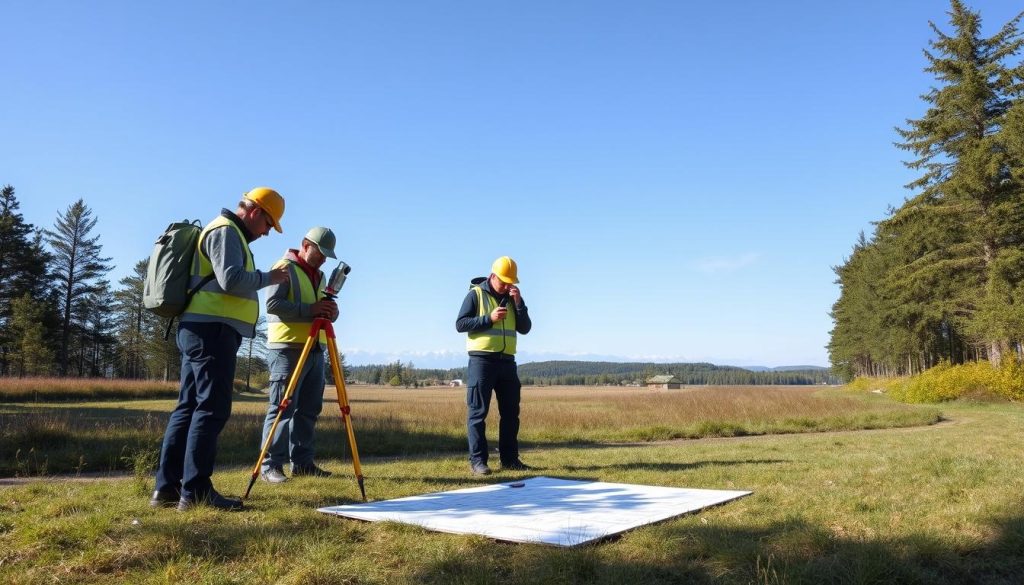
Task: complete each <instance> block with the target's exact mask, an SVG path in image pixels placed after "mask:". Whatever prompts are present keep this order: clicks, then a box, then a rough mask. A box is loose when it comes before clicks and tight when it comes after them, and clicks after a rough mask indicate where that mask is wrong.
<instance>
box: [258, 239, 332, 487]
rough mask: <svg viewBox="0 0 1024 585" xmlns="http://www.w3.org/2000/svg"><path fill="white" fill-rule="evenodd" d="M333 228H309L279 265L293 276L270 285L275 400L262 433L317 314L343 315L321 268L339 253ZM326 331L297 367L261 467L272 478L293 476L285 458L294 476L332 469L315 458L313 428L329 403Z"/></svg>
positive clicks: (279, 479) (266, 478)
mask: <svg viewBox="0 0 1024 585" xmlns="http://www.w3.org/2000/svg"><path fill="white" fill-rule="evenodd" d="M335 243H336V239H335V237H334V232H332V231H331V230H329V229H328V228H325V227H315V228H313V229H311V230H309V232H307V233H306V237H304V238H303V239H302V245H301V247H300V248H299V249H298V250H295V249H290V250H288V252H287V253H286V254H285V255H284V258H282V259H281V260H280V261H278V263H277V264H275V265H274V267H275V268H278V267H286V268H288V274H289V278H288V280H287V281H285V282H284V283H281V284H278V285H276V286H273V287H271V288H269V289H267V350H268V352H267V363H268V364H269V365H270V397H269V399H270V401H269V404H268V405H267V418H266V421H265V422H264V423H263V438H262V439H261V440H260V445H263V444H265V443H266V441H267V435H268V434H269V433H270V429H271V427H273V426H274V419H275V418H277V411H278V404H280V402H281V398H282V397H283V396H284V393H285V390H286V389H287V387H288V381H289V380H290V379H291V377H292V374H293V373H294V371H295V367H296V366H297V365H298V362H299V357H300V356H301V355H302V348H303V347H304V346H305V344H306V340H307V339H308V338H309V333H310V330H311V327H312V323H313V319H316V318H318V317H323V318H326V319H330V320H331V321H334V320H336V319H337V318H338V305H337V304H336V303H335V302H334V301H333V300H332V299H330V298H327V297H325V296H324V293H323V290H322V289H323V286H324V284H326V283H325V282H324V273H323V272H322V271H321V270H320V267H321V266H323V264H324V262H326V261H327V259H328V258H337V256H336V255H335V254H334V245H335ZM326 347H327V338H326V335H325V333H324V332H323V331H322V330H321V331H320V338H319V340H318V342H317V343H316V344H315V345H314V346H313V349H312V350H311V351H310V353H309V357H307V358H306V363H305V364H304V365H303V367H302V372H299V373H298V376H299V380H298V383H297V384H296V386H295V390H294V392H293V394H292V400H291V401H290V402H289V404H288V406H287V408H286V409H285V411H284V412H283V413H282V414H281V422H280V423H279V424H278V425H277V430H276V432H275V436H274V439H273V441H272V442H271V443H270V448H269V449H268V450H267V454H266V457H265V458H264V459H263V463H262V466H261V468H260V477H262V478H263V480H264V481H267V482H269V483H281V482H284V481H287V480H288V477H287V476H286V475H285V473H284V466H285V464H286V463H290V464H291V472H292V476H302V475H309V476H315V477H327V476H329V475H331V472H330V471H327V470H325V469H322V468H320V467H319V466H318V465H317V464H316V463H315V462H314V460H313V456H314V448H313V438H314V437H313V428H314V426H315V425H316V420H317V418H318V417H319V416H320V411H321V410H322V408H323V403H324V349H325V348H326Z"/></svg>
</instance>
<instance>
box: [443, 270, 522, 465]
mask: <svg viewBox="0 0 1024 585" xmlns="http://www.w3.org/2000/svg"><path fill="white" fill-rule="evenodd" d="M518 284H519V274H518V267H517V266H516V263H515V260H513V259H511V258H509V257H508V256H502V257H501V258H498V259H497V260H495V261H494V263H493V264H492V265H491V275H490V276H487V277H483V276H481V277H478V278H474V279H472V280H471V281H470V285H469V293H468V294H467V295H466V298H465V299H463V301H462V308H461V309H459V316H458V318H456V320H455V330H456V331H458V332H459V333H466V334H468V335H467V337H466V350H467V351H468V352H469V368H468V371H467V387H466V410H467V414H466V430H467V434H468V438H469V468H470V471H471V472H472V473H473V474H474V475H487V474H489V473H491V468H490V467H488V466H487V455H488V449H487V436H486V424H485V422H486V420H487V412H488V411H489V410H490V405H491V394H492V392H493V393H494V395H495V397H496V398H497V401H498V415H499V420H498V455H499V457H500V459H501V468H502V469H506V470H512V471H523V470H527V469H530V467H529V466H528V465H526V464H524V463H523V462H522V461H520V460H519V397H520V391H521V389H522V384H521V383H520V382H519V372H518V371H517V369H516V359H515V355H516V336H517V334H519V333H522V334H524V335H525V334H527V333H529V332H530V329H531V328H532V327H533V323H532V322H531V321H530V314H529V313H528V312H527V310H526V303H524V302H523V296H522V294H521V293H520V291H519V287H518V286H516V285H518Z"/></svg>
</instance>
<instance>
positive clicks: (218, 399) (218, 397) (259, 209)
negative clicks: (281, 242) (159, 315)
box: [149, 187, 288, 511]
mask: <svg viewBox="0 0 1024 585" xmlns="http://www.w3.org/2000/svg"><path fill="white" fill-rule="evenodd" d="M283 215H284V198H283V197H281V195H280V194H279V193H278V192H277V191H275V190H273V189H270V188H269V187H257V188H255V189H253V190H251V191H249V192H247V193H245V194H243V195H242V199H241V200H240V201H239V202H238V206H237V207H236V209H235V210H234V211H231V210H229V209H222V210H221V212H220V215H219V216H217V217H216V218H215V219H214V220H213V221H211V222H210V223H208V224H207V225H206V227H204V228H203V231H202V232H201V233H200V234H199V240H198V242H197V244H196V250H195V252H194V254H193V257H192V276H191V282H190V283H189V288H190V289H192V290H196V293H195V295H194V296H193V297H192V299H191V301H190V302H189V304H188V306H187V307H186V308H185V312H184V313H183V314H182V315H181V318H180V322H179V324H178V336H177V341H178V349H180V350H181V355H182V363H181V388H180V390H179V392H178V405H177V406H176V407H175V409H174V411H173V412H171V417H170V420H168V421H167V431H166V432H165V433H164V442H163V446H162V448H161V450H160V462H159V463H160V467H159V469H157V474H156V491H155V492H154V493H153V496H152V498H150V501H149V503H150V505H151V506H173V505H177V507H178V510H182V511H184V510H188V509H190V508H192V507H194V506H197V505H205V506H210V507H212V508H215V509H218V510H240V509H241V508H242V501H241V500H238V499H235V498H228V497H224V496H222V495H220V494H219V493H217V490H215V489H213V483H212V482H211V481H210V476H211V475H212V474H213V464H214V456H215V455H216V453H217V436H218V435H219V434H220V431H221V429H223V428H224V423H226V422H227V420H228V417H229V416H230V415H231V391H232V386H233V383H234V379H235V354H236V353H237V352H238V347H239V345H240V344H241V342H242V338H243V337H254V336H255V334H256V320H257V319H258V318H259V312H260V311H259V300H258V298H257V296H256V291H258V290H259V289H261V288H264V287H267V286H270V285H272V284H281V283H283V282H286V281H287V280H288V269H287V268H275V269H272V270H270V271H267V272H264V271H261V270H257V269H256V263H255V261H254V260H253V256H252V251H251V250H250V249H249V244H250V243H251V242H253V241H254V240H256V239H257V238H260V237H262V236H265V235H267V234H268V233H270V228H274V229H275V230H277V231H278V232H280V231H281V216H283Z"/></svg>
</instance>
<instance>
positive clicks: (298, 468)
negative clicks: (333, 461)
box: [292, 463, 331, 477]
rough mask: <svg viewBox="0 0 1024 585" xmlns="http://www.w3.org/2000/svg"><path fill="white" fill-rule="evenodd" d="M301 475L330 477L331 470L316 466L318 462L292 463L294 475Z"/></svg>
mask: <svg viewBox="0 0 1024 585" xmlns="http://www.w3.org/2000/svg"><path fill="white" fill-rule="evenodd" d="M301 475H308V476H312V477H330V476H331V472H330V471H327V470H326V469H321V468H319V467H317V466H316V463H306V464H304V465H292V477H299V476H301Z"/></svg>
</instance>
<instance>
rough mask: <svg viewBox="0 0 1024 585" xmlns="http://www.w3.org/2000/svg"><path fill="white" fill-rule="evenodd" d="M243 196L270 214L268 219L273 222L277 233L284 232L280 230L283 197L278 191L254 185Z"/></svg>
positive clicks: (282, 214)
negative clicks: (254, 186)
mask: <svg viewBox="0 0 1024 585" xmlns="http://www.w3.org/2000/svg"><path fill="white" fill-rule="evenodd" d="M243 197H244V198H246V199H248V200H249V201H252V202H253V203H255V204H256V205H259V206H260V209H262V210H263V211H264V212H266V214H267V215H268V216H270V221H272V222H274V229H275V230H277V233H279V234H280V233H284V232H282V231H281V217H282V216H284V197H281V194H280V193H278V192H277V191H274V190H273V189H271V188H270V187H256V188H255V189H253V190H252V191H249V192H248V193H246V194H245V195H243Z"/></svg>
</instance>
